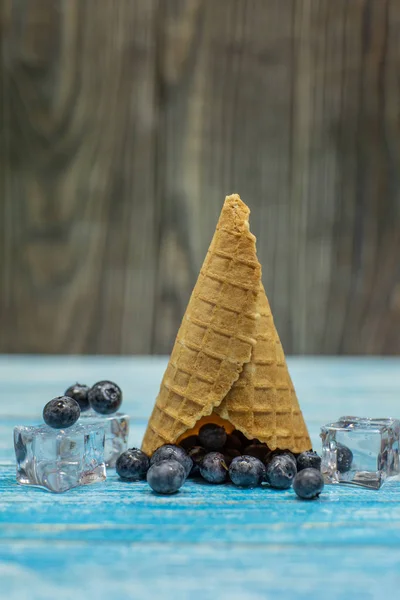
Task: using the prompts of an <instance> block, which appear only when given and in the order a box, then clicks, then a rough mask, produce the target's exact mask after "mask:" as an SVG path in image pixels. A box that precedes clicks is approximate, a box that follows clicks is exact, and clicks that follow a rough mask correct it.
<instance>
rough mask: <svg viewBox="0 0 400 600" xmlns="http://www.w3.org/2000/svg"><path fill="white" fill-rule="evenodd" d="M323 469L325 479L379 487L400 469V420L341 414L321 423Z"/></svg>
mask: <svg viewBox="0 0 400 600" xmlns="http://www.w3.org/2000/svg"><path fill="white" fill-rule="evenodd" d="M321 438H322V467H321V470H322V473H323V475H324V479H325V482H326V483H352V484H355V485H361V486H364V487H369V488H374V489H378V488H380V487H381V485H382V484H383V482H384V481H385V479H386V478H387V477H391V476H396V475H399V473H400V467H399V439H400V421H398V420H397V419H392V418H387V419H372V418H362V417H341V418H340V419H339V420H338V421H337V422H336V423H329V424H328V425H324V426H323V427H321Z"/></svg>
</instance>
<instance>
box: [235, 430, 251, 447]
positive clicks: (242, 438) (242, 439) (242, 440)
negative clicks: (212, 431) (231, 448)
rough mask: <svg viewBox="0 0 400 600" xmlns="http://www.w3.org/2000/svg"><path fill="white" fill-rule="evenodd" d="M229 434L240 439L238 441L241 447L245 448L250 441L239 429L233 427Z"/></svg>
mask: <svg viewBox="0 0 400 600" xmlns="http://www.w3.org/2000/svg"><path fill="white" fill-rule="evenodd" d="M231 435H233V436H234V437H235V438H237V439H238V440H239V441H240V443H241V444H242V448H246V446H249V445H250V443H251V442H250V440H248V439H247V437H246V436H245V435H244V433H242V432H241V431H239V429H234V430H233V431H232V433H231Z"/></svg>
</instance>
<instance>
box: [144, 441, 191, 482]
mask: <svg viewBox="0 0 400 600" xmlns="http://www.w3.org/2000/svg"><path fill="white" fill-rule="evenodd" d="M163 460H176V461H178V462H179V463H180V464H181V465H182V466H183V468H184V469H185V473H186V477H188V476H189V473H190V471H191V470H192V466H193V461H192V459H191V458H190V456H188V455H187V453H186V452H185V450H184V449H183V448H181V447H180V446H175V445H174V444H165V446H161V447H160V448H158V450H156V451H155V452H154V454H153V456H152V457H151V459H150V464H151V465H154V464H156V463H159V462H161V461H163Z"/></svg>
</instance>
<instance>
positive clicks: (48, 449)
mask: <svg viewBox="0 0 400 600" xmlns="http://www.w3.org/2000/svg"><path fill="white" fill-rule="evenodd" d="M14 448H15V457H16V461H17V481H18V483H21V484H24V485H35V486H40V487H45V488H47V489H49V490H51V491H52V492H65V491H66V490H69V489H71V488H74V487H77V486H79V485H86V484H89V483H97V482H99V481H104V479H105V478H106V472H105V464H104V428H103V427H101V426H100V425H94V424H81V423H80V422H78V423H76V424H75V425H74V426H73V427H69V428H68V429H52V428H51V427H48V426H47V425H40V426H38V427H32V426H31V427H23V426H18V427H15V429H14Z"/></svg>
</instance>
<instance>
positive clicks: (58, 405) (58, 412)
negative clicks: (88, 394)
mask: <svg viewBox="0 0 400 600" xmlns="http://www.w3.org/2000/svg"><path fill="white" fill-rule="evenodd" d="M80 414H81V409H80V408H79V404H78V403H77V401H76V400H74V399H73V398H68V396H60V397H59V398H54V399H53V400H50V402H48V403H47V404H46V406H45V407H44V409H43V419H44V422H45V423H46V425H48V426H49V427H53V428H54V429H66V428H67V427H71V425H73V424H74V423H76V422H77V420H78V419H79V417H80Z"/></svg>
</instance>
